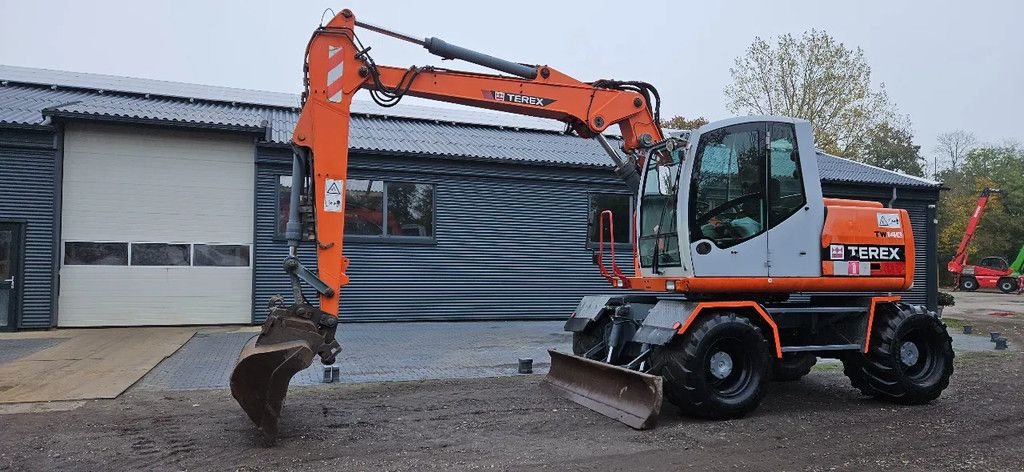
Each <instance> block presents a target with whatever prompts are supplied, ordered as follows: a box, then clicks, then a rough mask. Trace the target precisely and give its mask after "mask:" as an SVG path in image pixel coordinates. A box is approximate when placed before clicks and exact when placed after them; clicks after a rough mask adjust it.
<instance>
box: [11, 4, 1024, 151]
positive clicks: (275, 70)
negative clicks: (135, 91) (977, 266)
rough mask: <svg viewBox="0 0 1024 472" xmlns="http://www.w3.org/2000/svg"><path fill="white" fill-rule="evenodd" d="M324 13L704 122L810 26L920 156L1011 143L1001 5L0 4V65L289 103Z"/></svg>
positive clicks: (1005, 12)
mask: <svg viewBox="0 0 1024 472" xmlns="http://www.w3.org/2000/svg"><path fill="white" fill-rule="evenodd" d="M328 7H330V8H334V9H335V10H340V9H341V8H344V7H348V8H351V9H352V10H353V11H354V12H355V13H356V15H357V18H360V19H362V20H365V21H367V22H371V23H375V24H378V25H382V26H388V27H391V28H393V29H396V30H398V31H401V32H405V33H411V34H413V35H414V36H424V37H426V36H437V37H440V38H443V39H445V40H446V41H449V42H453V43H456V44H459V45H461V46H465V47H469V48H471V49H476V50H480V51H483V52H487V53H490V54H492V55H495V56H498V57H503V58H507V59H512V60H516V61H522V62H529V63H542V64H548V65H551V66H552V67H555V68H557V69H560V70H562V71H563V72H567V73H569V74H570V75H573V76H575V77H576V78H578V79H581V80H587V81H589V80H593V79H598V78H616V79H635V80H644V81H647V82H651V83H653V84H654V85H655V86H657V87H658V89H659V91H660V92H661V95H662V98H663V109H662V115H663V116H665V117H668V116H672V115H677V114H682V115H685V116H687V117H693V116H697V115H704V116H706V117H708V118H710V119H718V118H725V117H728V116H730V113H729V112H728V111H727V109H726V107H725V103H726V101H725V98H724V96H723V94H722V89H723V88H724V87H725V86H726V85H727V84H728V83H729V82H730V75H729V67H730V66H731V65H732V64H733V61H734V60H735V58H736V57H737V56H739V55H741V54H743V52H744V50H745V49H746V48H747V46H749V44H750V43H751V41H752V40H753V38H754V36H762V37H772V36H777V35H780V34H784V33H794V34H799V33H801V32H803V31H805V30H807V29H810V28H818V29H823V30H825V31H827V32H829V33H830V34H832V35H833V36H835V37H836V38H837V39H839V40H840V41H842V42H843V43H845V44H846V45H848V46H851V47H853V46H859V47H861V48H863V49H864V52H865V54H866V56H867V58H868V62H869V63H870V64H871V66H872V69H873V73H872V77H873V79H874V80H875V81H876V82H884V83H885V85H886V87H887V89H888V91H889V95H890V97H891V98H892V99H893V100H894V101H895V102H896V104H897V106H898V107H899V109H900V111H901V112H903V113H905V114H908V115H909V116H910V119H911V121H912V122H913V125H914V131H915V134H916V138H917V141H918V142H919V144H922V145H923V149H922V150H923V154H925V155H930V154H931V153H932V148H933V146H934V143H935V136H936V135H937V134H939V133H942V132H944V131H948V130H952V129H957V128H962V129H966V130H969V131H972V132H974V133H975V134H976V135H977V136H978V137H979V138H980V139H981V140H983V141H987V142H995V143H998V142H1002V141H1003V140H1005V139H1016V140H1021V141H1024V131H1022V128H1024V120H1021V119H1020V116H1021V112H1022V111H1024V93H1021V87H1022V85H1024V34H1022V28H1021V27H1020V25H1021V22H1022V21H1024V2H1019V1H1013V0H1006V1H1001V2H999V1H973V2H962V1H959V2H954V1H937V0H931V1H928V2H903V1H847V2H832V1H820V0H819V1H806V2H797V1H794V2H788V1H781V0H760V1H738V0H732V1H721V2H720V1H708V0H705V1H699V2H695V1H681V0H677V1H639V0H633V1H629V2H623V1H596V0H588V1H585V2H583V1H581V2H568V1H565V2H559V1H553V0H542V1H533V0H518V1H516V2H514V3H498V2H487V1H479V2H469V1H440V0H434V1H416V2H412V1H410V2H399V1H386V0H372V1H364V0H347V1H345V2H341V1H340V0H336V1H320V0H316V1H284V0H280V1H270V0H249V1H214V0H206V1H201V0H175V1H156V0H146V1H140V0H136V1H101V0H91V1H45V0H38V1H27V0H0V63H2V64H8V65H16V66H27V67H43V68H52V69H62V70H70V71H77V72H94V73H102V74H114V75H125V76H133V77H143V78H152V79H162V80H173V81H183V82H194V83H201V84H210V85H222V86H229V87H241V88H252V89H260V90H273V91H283V92H294V93H297V92H299V91H300V87H301V84H300V77H301V75H300V74H301V67H302V51H303V49H304V47H305V44H306V41H307V39H308V37H309V35H310V33H311V32H312V30H313V28H314V27H315V26H316V25H317V24H318V23H319V21H320V17H321V13H322V12H323V10H324V9H325V8H328ZM630 7H631V8H630ZM361 37H362V38H363V42H364V43H365V44H367V45H370V46H372V47H373V53H374V58H375V59H376V60H377V62H378V63H380V64H388V65H395V66H402V67H405V66H409V65H413V64H416V65H425V64H440V61H439V60H437V58H435V57H433V56H430V55H429V54H427V53H426V51H425V50H423V49H422V48H420V47H418V46H415V45H411V44H408V43H403V42H399V41H396V40H392V39H390V38H386V37H382V36H380V35H377V34H374V33H370V32H365V33H363V34H362V36H361ZM445 66H446V67H455V66H456V65H455V64H451V63H445ZM458 66H459V67H463V68H467V69H473V67H471V66H468V65H465V64H459V65H458Z"/></svg>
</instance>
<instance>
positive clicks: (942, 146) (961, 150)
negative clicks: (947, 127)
mask: <svg viewBox="0 0 1024 472" xmlns="http://www.w3.org/2000/svg"><path fill="white" fill-rule="evenodd" d="M937 141H938V142H939V143H938V144H936V145H935V152H936V153H938V154H939V155H941V156H942V158H943V159H944V161H945V162H944V163H943V164H945V165H946V166H947V167H949V168H951V169H954V170H955V169H959V168H960V164H961V163H963V161H964V157H965V156H966V155H967V153H968V152H970V151H971V150H972V149H974V148H975V147H976V146H977V144H978V140H977V139H976V138H975V137H974V135H973V134H971V133H969V132H967V131H964V130H962V129H958V130H953V131H949V132H946V133H942V134H940V135H939V136H938V138H937ZM932 173H933V174H938V173H939V162H938V158H933V160H932Z"/></svg>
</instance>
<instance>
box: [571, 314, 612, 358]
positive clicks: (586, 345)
mask: <svg viewBox="0 0 1024 472" xmlns="http://www.w3.org/2000/svg"><path fill="white" fill-rule="evenodd" d="M611 324H612V323H611V317H610V316H602V317H601V318H600V319H598V320H596V321H594V322H592V323H591V324H590V326H589V327H588V328H587V329H585V330H583V331H580V332H576V333H572V353H573V354H576V355H577V356H582V355H583V354H586V353H587V352H589V351H590V350H591V349H593V348H594V346H597V345H598V344H600V343H601V342H603V341H605V339H607V338H608V329H609V328H610V327H611ZM607 351H608V348H604V349H602V350H601V351H600V352H599V353H598V354H599V355H603V354H604V353H605V352H607Z"/></svg>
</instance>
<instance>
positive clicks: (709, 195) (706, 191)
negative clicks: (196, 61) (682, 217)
mask: <svg viewBox="0 0 1024 472" xmlns="http://www.w3.org/2000/svg"><path fill="white" fill-rule="evenodd" d="M764 133H765V124H764V123H743V124H739V125H733V126H728V127H725V128H721V129H718V130H715V131H711V132H708V133H704V134H703V135H701V138H700V142H699V143H698V145H697V154H696V161H695V162H694V171H693V183H692V185H691V192H692V193H691V198H690V215H691V216H690V235H691V237H690V240H691V241H698V240H701V239H709V240H711V241H712V242H714V243H715V245H716V246H718V247H720V248H727V247H731V246H734V245H736V244H739V243H741V242H743V241H746V240H748V239H750V238H753V237H755V236H757V235H759V234H761V233H763V232H764V231H765V230H766V229H767V228H766V226H767V224H766V223H767V214H768V202H767V199H766V192H765V176H766V174H767V173H766V169H765V158H764V152H763V149H764V146H763V145H761V144H760V143H764Z"/></svg>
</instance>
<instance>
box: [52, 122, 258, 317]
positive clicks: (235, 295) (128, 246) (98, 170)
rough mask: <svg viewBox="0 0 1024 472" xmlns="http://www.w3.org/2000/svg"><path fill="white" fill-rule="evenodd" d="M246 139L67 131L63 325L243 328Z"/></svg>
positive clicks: (248, 182) (248, 289)
mask: <svg viewBox="0 0 1024 472" xmlns="http://www.w3.org/2000/svg"><path fill="white" fill-rule="evenodd" d="M253 156H254V144H253V141H252V138H251V137H246V136H244V135H238V134H232V133H215V132H198V131H178V130H162V129H154V128H145V127H130V126H119V125H100V124H80V123H72V124H69V125H68V127H67V129H66V132H65V137H64V187H63V199H62V207H61V239H62V244H61V246H62V263H61V268H60V296H59V312H58V315H57V316H58V324H59V325H60V326H138V325H178V324H225V323H249V322H250V320H251V308H252V301H251V300H252V239H253V236H252V234H253V181H254V175H253V173H254V169H255V165H254V162H253Z"/></svg>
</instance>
